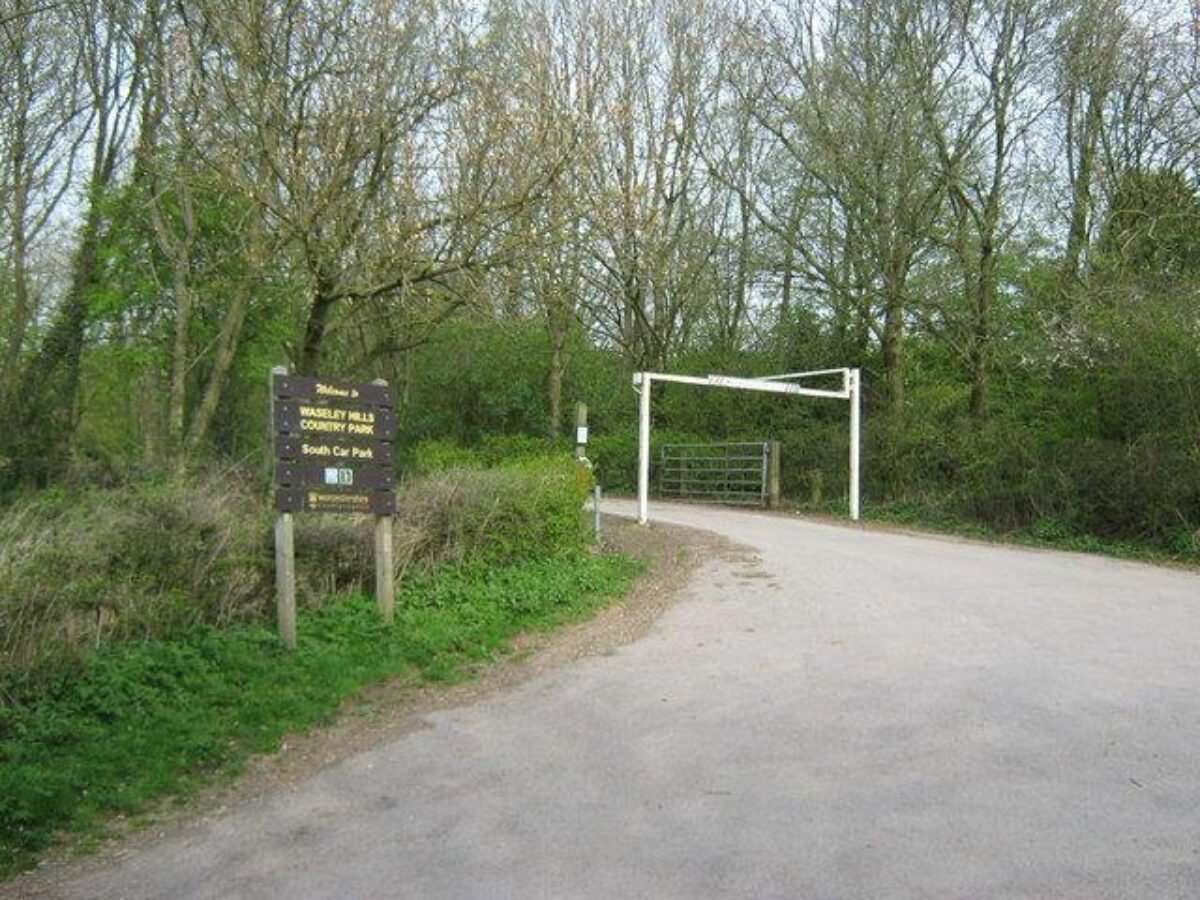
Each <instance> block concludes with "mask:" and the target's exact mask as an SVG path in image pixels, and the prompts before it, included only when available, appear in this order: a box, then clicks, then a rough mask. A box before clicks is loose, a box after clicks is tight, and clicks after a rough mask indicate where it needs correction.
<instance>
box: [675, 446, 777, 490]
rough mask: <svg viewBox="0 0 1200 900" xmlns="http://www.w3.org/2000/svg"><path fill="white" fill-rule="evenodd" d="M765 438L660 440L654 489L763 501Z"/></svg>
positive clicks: (765, 464)
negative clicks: (746, 440)
mask: <svg viewBox="0 0 1200 900" xmlns="http://www.w3.org/2000/svg"><path fill="white" fill-rule="evenodd" d="M769 446H770V445H769V444H768V443H767V442H766V441H762V442H759V441H754V442H750V443H729V444H664V445H663V446H662V448H661V450H660V451H659V459H658V493H659V495H660V496H662V497H677V498H679V499H683V500H707V501H708V502H710V503H736V504H741V505H746V506H766V505H767V466H768V462H769Z"/></svg>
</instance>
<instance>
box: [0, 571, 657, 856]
mask: <svg viewBox="0 0 1200 900" xmlns="http://www.w3.org/2000/svg"><path fill="white" fill-rule="evenodd" d="M637 569H638V564H637V563H635V562H633V561H630V560H628V559H624V558H619V557H591V556H587V555H585V554H572V555H568V556H563V557H559V558H557V559H549V560H538V561H533V562H524V563H518V564H514V565H510V566H506V567H495V568H484V567H475V568H470V569H449V570H442V571H441V572H440V573H435V574H433V575H430V576H427V577H424V578H422V579H420V580H413V581H409V582H406V583H404V584H403V585H402V587H401V590H400V593H399V596H398V598H397V615H396V622H395V625H394V626H392V627H388V626H386V625H384V624H383V623H382V621H381V620H380V618H379V616H378V614H377V612H376V610H375V607H374V603H373V601H372V600H370V599H369V598H366V597H363V596H348V597H344V598H342V599H340V600H337V601H334V602H332V603H330V604H328V605H327V606H325V607H323V608H322V609H320V610H319V611H316V612H313V613H311V614H307V615H304V616H302V617H301V619H300V623H299V636H298V645H297V649H296V651H295V652H294V653H287V652H286V651H284V650H283V649H282V648H281V647H280V645H279V642H278V640H277V638H276V636H275V634H274V632H273V631H272V630H270V629H268V628H263V627H258V626H241V627H235V628H224V629H221V628H216V627H212V626H203V627H199V628H196V629H195V630H193V631H192V632H190V633H189V634H187V635H186V636H184V637H182V638H179V639H176V640H152V641H147V642H144V643H114V644H111V645H108V646H105V647H103V648H102V649H100V650H99V651H97V652H96V653H95V654H94V655H92V656H91V657H90V658H88V659H87V660H86V661H85V662H84V663H83V664H82V667H81V668H78V669H76V670H74V671H71V672H69V673H64V674H63V675H62V676H61V677H60V678H59V679H58V680H57V681H56V682H54V683H52V684H50V685H40V686H39V687H38V689H37V692H36V694H32V693H31V694H30V695H28V696H24V697H22V696H21V691H22V688H21V686H20V684H19V683H16V682H10V683H9V684H8V685H5V686H3V687H4V689H5V691H6V693H7V695H8V699H9V701H12V702H8V703H6V704H5V705H4V706H2V707H0V876H3V875H9V874H12V873H14V872H16V871H19V870H20V869H22V868H25V867H27V866H29V865H30V864H32V863H33V862H34V861H35V860H36V856H37V854H38V852H39V851H40V850H42V849H44V848H45V847H46V846H47V845H48V844H49V843H50V842H51V840H52V839H53V837H54V835H55V833H56V832H57V831H60V830H73V831H81V830H85V829H88V828H92V827H96V826H97V825H98V823H102V822H103V820H104V819H105V817H107V816H111V815H113V814H115V813H126V814H130V813H135V812H136V811H137V810H138V809H140V808H142V807H144V805H145V803H146V802H147V801H148V800H150V799H152V798H155V797H159V796H162V795H164V794H172V793H174V794H186V793H188V792H189V791H191V790H193V789H194V788H195V787H196V786H198V785H199V784H202V783H204V782H205V781H208V780H211V779H212V778H213V777H214V776H217V775H220V774H227V773H231V772H236V771H237V770H238V768H239V766H240V765H241V763H242V762H243V761H244V760H245V759H246V757H247V756H248V755H250V754H251V753H255V752H262V751H268V750H272V749H275V748H276V747H278V745H279V741H280V738H281V737H282V736H283V735H284V734H286V733H288V732H295V731H300V730H303V729H305V728H308V727H310V726H312V725H313V724H316V723H319V722H323V721H327V720H328V719H329V718H330V717H331V716H332V715H333V714H334V713H335V712H336V711H337V709H338V707H339V704H340V703H341V702H342V700H344V699H345V698H346V697H347V696H349V695H351V694H353V693H354V692H355V691H356V690H358V689H359V688H361V687H363V686H365V685H368V684H370V683H372V682H376V681H379V680H382V679H385V678H388V677H391V676H396V675H403V674H412V675H414V676H417V677H421V678H425V679H428V680H436V681H452V680H457V679H460V678H463V677H465V676H467V675H469V674H470V672H471V669H472V666H473V664H474V663H477V662H478V661H481V660H485V659H488V658H490V657H492V656H494V655H496V654H497V653H500V652H503V651H504V650H505V649H506V648H507V646H508V642H509V641H510V640H511V638H513V637H514V636H515V635H516V634H518V633H519V632H522V631H527V630H531V629H544V628H548V627H552V626H554V625H557V624H560V623H563V622H565V621H570V620H576V619H579V618H581V617H584V616H586V615H587V614H588V613H590V612H592V611H593V610H595V609H596V608H598V607H599V606H601V605H602V604H603V603H604V602H605V598H606V597H609V596H613V595H616V594H620V593H622V592H624V591H625V590H626V589H627V588H628V586H629V584H630V582H631V580H632V578H633V576H634V574H635V573H636V571H637Z"/></svg>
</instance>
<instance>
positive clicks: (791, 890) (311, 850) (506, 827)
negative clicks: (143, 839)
mask: <svg viewBox="0 0 1200 900" xmlns="http://www.w3.org/2000/svg"><path fill="white" fill-rule="evenodd" d="M606 505H607V507H608V509H609V510H610V511H615V512H617V513H620V514H626V515H627V514H631V513H632V511H633V505H632V504H631V503H628V502H623V501H611V502H610V503H608V504H606ZM651 514H652V517H654V518H656V519H657V520H659V521H664V522H672V523H676V524H679V525H685V526H691V527H694V528H701V529H706V530H709V531H713V532H717V533H719V534H721V535H724V536H726V537H728V538H730V539H732V540H734V541H737V542H738V543H740V544H742V545H745V546H746V547H747V548H749V549H748V551H747V552H746V553H741V554H738V553H728V552H725V553H717V552H713V553H712V554H711V555H710V557H709V558H707V559H703V560H697V562H696V566H695V571H694V574H693V576H692V578H691V580H690V582H689V584H688V585H687V586H686V587H685V588H684V589H683V591H682V593H681V595H680V597H679V602H678V603H677V604H675V605H674V606H672V607H670V608H669V609H668V610H667V611H666V612H665V613H664V614H663V615H662V617H661V618H660V619H658V621H657V622H656V623H655V624H654V625H653V626H652V627H651V628H650V629H649V630H648V631H647V632H646V633H645V634H644V635H643V636H641V637H640V638H639V639H637V640H635V641H634V642H633V643H630V644H627V645H625V646H622V647H619V648H615V649H613V650H611V651H609V652H608V653H607V654H606V655H598V656H591V657H586V658H582V659H577V660H574V661H571V662H568V663H566V664H565V665H563V666H561V667H559V668H555V669H553V670H550V671H546V672H543V673H541V674H539V675H537V676H536V677H534V678H533V679H532V680H529V681H526V682H525V683H523V684H521V685H519V686H517V687H515V688H513V689H511V690H507V691H504V692H501V693H497V694H494V695H492V696H490V697H485V698H484V699H482V700H479V701H478V702H473V703H470V704H468V705H464V706H461V707H458V708H452V709H445V710H441V711H437V712H433V713H431V714H429V715H428V717H427V720H426V725H427V727H425V728H423V729H421V730H418V731H415V732H412V733H408V734H405V735H403V736H400V737H398V738H396V739H394V740H391V741H389V742H387V743H384V744H381V745H380V746H377V747H375V748H373V749H370V750H367V751H365V752H361V753H358V754H356V755H354V756H352V757H350V758H349V759H346V760H345V761H343V762H342V763H340V764H338V765H336V766H333V767H331V768H328V769H325V770H324V771H321V772H319V773H317V774H315V775H314V776H313V777H311V778H308V779H306V780H303V781H302V782H300V783H298V784H296V785H293V786H291V787H289V788H288V789H286V790H284V791H282V792H279V793H276V794H274V795H272V796H268V797H264V798H259V799H256V800H253V801H251V802H249V803H246V804H243V805H240V806H237V807H236V808H234V809H231V810H230V811H228V812H226V813H223V814H221V815H216V816H206V817H203V818H201V819H199V820H197V821H196V822H195V823H193V824H191V825H189V826H188V827H185V828H182V829H179V830H178V831H177V833H174V834H171V835H170V836H169V837H168V838H167V839H165V840H163V841H159V842H152V843H150V844H149V845H147V846H142V847H139V849H138V850H137V852H136V853H133V854H132V855H130V856H128V857H127V858H114V859H111V860H109V861H107V862H106V863H105V864H104V865H102V866H91V867H88V868H87V870H86V871H81V873H80V874H79V875H78V876H77V877H76V878H75V879H74V880H67V881H65V882H62V883H59V884H58V885H57V886H56V887H55V889H54V890H55V892H54V894H53V896H61V897H78V898H84V897H87V898H99V897H124V898H148V897H156V898H157V897H164V898H165V897H171V898H226V897H239V898H289V900H301V898H358V897H361V898H375V897H378V898H384V897H387V898H394V897H396V898H398V897H413V898H475V897H477V898H522V900H527V898H574V897H594V898H641V897H645V898H688V900H694V898H705V897H738V898H741V897H778V898H872V900H876V898H914V900H916V898H920V900H929V898H943V897H944V898H1006V897H1029V898H1034V897H1036V898H1079V900H1101V898H1135V897H1136V898H1143V897H1144V898H1156V900H1163V898H1195V897H1198V896H1200V690H1198V687H1200V575H1197V574H1195V573H1191V572H1185V571H1176V570H1171V569H1163V568H1155V567H1151V566H1146V565H1140V564H1133V563H1126V562H1117V561H1113V560H1108V559H1102V558H1097V557H1090V556H1081V555H1072V554H1063V553H1051V552H1041V551H1033V550H1023V549H1013V548H1008V547H997V546H989V545H984V544H980V543H973V542H967V541H958V540H953V539H945V538H936V537H922V536H913V535H906V534H896V533H887V532H881V531H874V530H867V529H859V528H850V527H839V526H835V525H830V524H817V523H813V522H808V521H802V520H799V519H791V518H786V517H778V516H768V515H763V514H755V513H748V512H735V511H726V510H712V509H702V508H695V507H681V506H668V505H663V504H655V505H654V507H653V509H652V513H651ZM651 527H653V526H651Z"/></svg>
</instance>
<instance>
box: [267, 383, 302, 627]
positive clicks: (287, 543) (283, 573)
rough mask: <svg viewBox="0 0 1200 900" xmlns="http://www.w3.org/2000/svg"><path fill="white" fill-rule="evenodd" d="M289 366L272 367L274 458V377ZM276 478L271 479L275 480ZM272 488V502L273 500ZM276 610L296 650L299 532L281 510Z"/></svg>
mask: <svg viewBox="0 0 1200 900" xmlns="http://www.w3.org/2000/svg"><path fill="white" fill-rule="evenodd" d="M286 374H287V366H275V367H274V368H272V369H271V374H270V376H268V377H269V378H270V385H269V386H270V397H271V407H270V413H269V418H270V422H269V424H268V427H269V428H270V429H271V459H272V466H271V468H272V469H274V465H273V462H274V458H275V376H276V375H286ZM273 480H274V479H272V481H273ZM273 495H274V490H272V502H274V496H273ZM275 610H276V619H277V621H278V625H279V640H281V641H282V642H283V646H285V647H287V648H288V649H289V650H295V649H296V535H295V526H294V525H293V523H292V514H291V513H289V512H281V513H279V514H278V515H277V516H276V517H275Z"/></svg>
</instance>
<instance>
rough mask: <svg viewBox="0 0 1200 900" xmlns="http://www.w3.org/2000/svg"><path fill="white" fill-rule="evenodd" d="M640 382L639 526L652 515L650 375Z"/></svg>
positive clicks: (644, 374) (641, 377) (647, 373)
mask: <svg viewBox="0 0 1200 900" xmlns="http://www.w3.org/2000/svg"><path fill="white" fill-rule="evenodd" d="M638 381H639V382H640V383H641V398H640V403H639V406H638V524H639V525H645V524H646V522H647V521H648V519H649V515H650V381H651V379H650V373H649V372H642V373H640V375H639V376H638Z"/></svg>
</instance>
